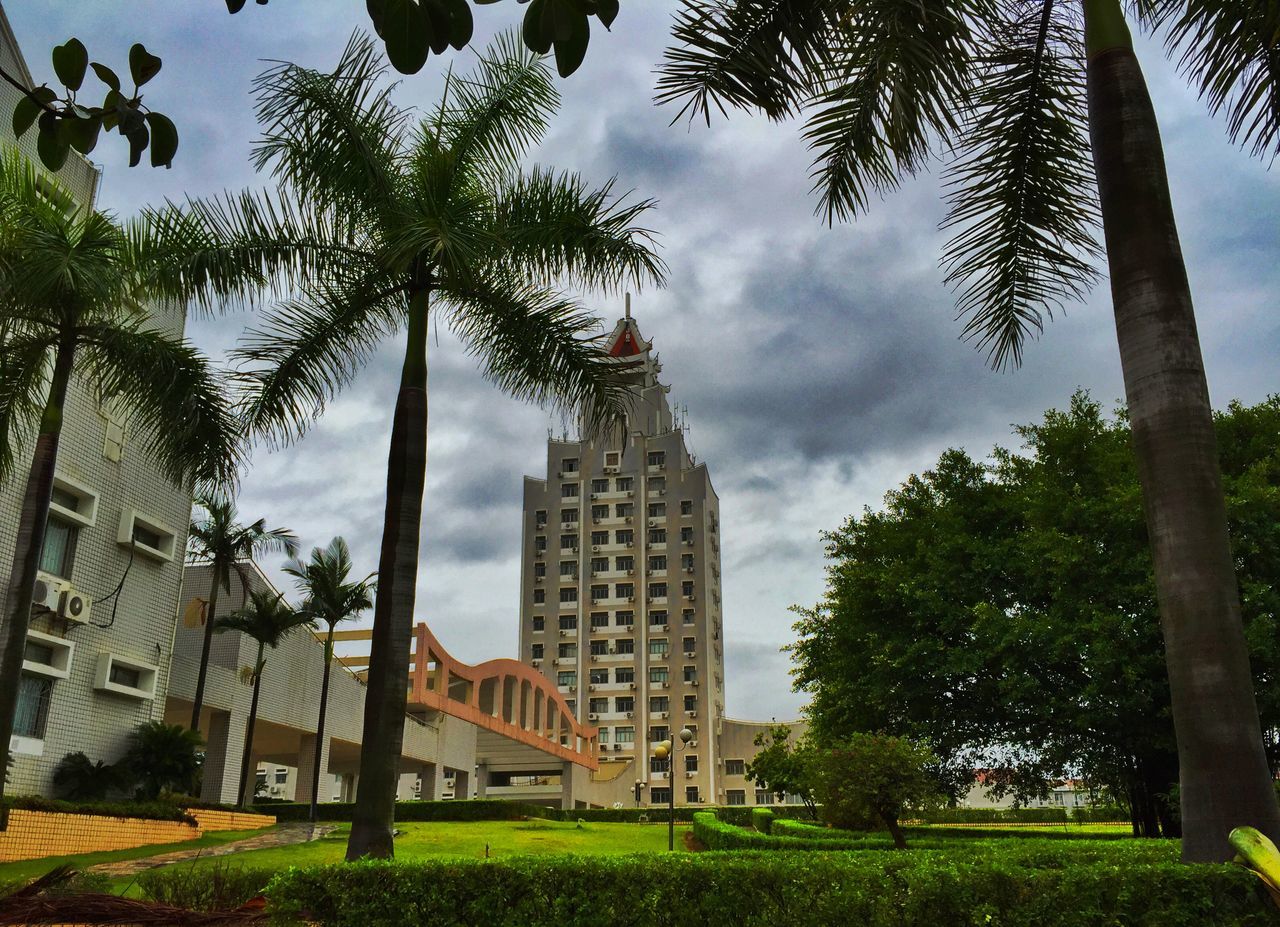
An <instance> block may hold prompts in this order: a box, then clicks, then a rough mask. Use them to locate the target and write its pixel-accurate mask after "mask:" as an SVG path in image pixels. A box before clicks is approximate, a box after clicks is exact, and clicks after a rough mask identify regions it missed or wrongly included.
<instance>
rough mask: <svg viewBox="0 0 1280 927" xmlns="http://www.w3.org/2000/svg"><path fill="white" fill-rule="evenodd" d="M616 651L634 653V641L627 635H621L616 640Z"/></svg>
mask: <svg viewBox="0 0 1280 927" xmlns="http://www.w3.org/2000/svg"><path fill="white" fill-rule="evenodd" d="M616 652H617V653H635V652H636V642H635V641H634V640H632V639H631V638H629V637H623V638H620V639H619V640H618V644H617V650H616Z"/></svg>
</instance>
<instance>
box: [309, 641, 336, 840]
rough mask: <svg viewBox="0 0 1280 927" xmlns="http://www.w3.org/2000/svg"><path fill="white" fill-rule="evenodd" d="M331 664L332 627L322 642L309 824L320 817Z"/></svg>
mask: <svg viewBox="0 0 1280 927" xmlns="http://www.w3.org/2000/svg"><path fill="white" fill-rule="evenodd" d="M332 662H333V625H332V624H330V625H329V634H328V637H326V638H325V642H324V675H323V676H322V677H321V682H320V717H319V718H318V719H317V720H316V756H315V762H314V763H312V764H311V813H310V818H311V823H312V824H314V823H316V820H317V818H318V817H319V816H320V808H319V804H320V763H321V762H322V761H323V759H324V713H325V709H326V708H327V707H328V705H329V664H330V663H332Z"/></svg>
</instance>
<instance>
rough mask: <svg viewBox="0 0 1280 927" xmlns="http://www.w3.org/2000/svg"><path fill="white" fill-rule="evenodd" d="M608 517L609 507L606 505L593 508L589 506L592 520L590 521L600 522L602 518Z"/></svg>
mask: <svg viewBox="0 0 1280 927" xmlns="http://www.w3.org/2000/svg"><path fill="white" fill-rule="evenodd" d="M608 517H609V506H607V505H593V506H591V518H592V520H594V521H599V520H600V519H602V518H608Z"/></svg>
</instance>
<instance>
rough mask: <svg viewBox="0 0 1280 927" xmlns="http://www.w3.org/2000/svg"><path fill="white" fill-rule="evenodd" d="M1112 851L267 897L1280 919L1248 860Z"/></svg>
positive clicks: (608, 919)
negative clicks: (1216, 861) (1048, 860)
mask: <svg viewBox="0 0 1280 927" xmlns="http://www.w3.org/2000/svg"><path fill="white" fill-rule="evenodd" d="M701 817H702V816H701V815H699V818H700V819H701ZM1108 849H1112V850H1114V849H1116V848H1115V847H1109V848H1108ZM1112 857H1113V858H1111V859H1107V860H1101V861H1096V862H1093V861H1081V860H1075V859H1073V860H1072V862H1071V865H1069V866H1064V865H1063V864H1062V860H1061V859H1060V858H1059V859H1058V860H1057V865H1037V864H1036V863H1034V862H1028V861H1027V860H1026V859H1018V858H1017V857H1016V856H1007V855H1002V854H992V855H984V856H976V855H975V854H972V853H965V854H963V855H961V854H953V855H949V854H940V853H936V852H933V853H929V852H924V853H914V852H905V853H851V854H846V853H832V854H814V853H773V854H753V853H742V854H732V855H730V854H719V853H706V854H696V855H692V856H690V855H686V854H680V855H665V854H659V855H653V856H620V857H607V856H559V857H556V856H550V857H522V858H510V859H495V860H487V861H486V860H443V859H442V860H434V861H424V862H414V863H404V862H362V863H354V864H348V865H341V866H328V867H312V868H307V869H290V870H287V871H285V872H282V873H280V874H279V875H277V876H276V878H275V879H274V880H273V881H272V882H271V885H270V886H269V887H268V889H267V897H268V900H269V907H268V910H269V911H270V912H271V913H273V914H278V915H282V916H284V917H286V918H293V919H297V920H305V921H308V922H313V923H318V924H321V925H324V927H420V925H422V924H430V925H432V927H476V925H496V924H502V925H516V924H519V925H522V927H598V925H601V924H608V925H610V927H669V925H671V924H675V923H679V924H681V925H688V927H728V925H733V927H777V925H779V924H786V925H788V927H829V925H831V924H858V925H865V927H970V925H973V924H989V925H993V927H996V925H1003V927H1008V925H1029V924H1034V925H1037V927H1082V925H1086V927H1087V925H1097V927H1102V925H1114V924H1126V925H1134V927H1138V925H1146V927H1157V925H1158V927H1229V925H1230V927H1275V925H1277V924H1280V916H1277V913H1276V912H1275V911H1274V910H1273V909H1271V908H1270V907H1269V905H1268V903H1267V902H1266V901H1265V899H1264V898H1263V897H1262V894H1261V891H1260V889H1259V887H1258V882H1257V880H1256V878H1255V877H1254V876H1253V875H1252V874H1250V873H1248V872H1246V871H1244V870H1242V869H1240V868H1237V867H1232V866H1184V865H1180V864H1178V863H1176V862H1172V861H1163V862H1149V861H1146V860H1144V859H1143V854H1137V855H1136V858H1134V859H1131V858H1130V857H1129V856H1128V855H1127V854H1123V853H1114V852H1113V853H1112Z"/></svg>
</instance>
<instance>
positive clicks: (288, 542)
mask: <svg viewBox="0 0 1280 927" xmlns="http://www.w3.org/2000/svg"><path fill="white" fill-rule="evenodd" d="M194 502H195V506H196V508H197V509H198V510H202V511H203V514H202V515H200V516H197V517H196V518H193V519H192V520H191V527H190V529H189V532H188V534H187V560H188V562H189V563H203V564H208V566H209V570H210V576H209V602H208V604H207V606H206V607H205V619H204V640H203V641H202V642H201V646H200V670H199V672H198V673H197V675H196V694H195V699H194V701H193V702H192V705H191V725H190V726H191V729H192V730H193V731H198V730H200V715H201V713H202V712H203V710H204V689H205V684H206V682H207V680H208V675H209V648H210V647H212V646H213V631H214V625H215V624H216V622H215V618H216V616H217V614H218V597H219V594H220V592H227V593H230V592H231V574H232V572H235V573H237V575H239V577H240V585H241V588H242V589H243V590H244V592H245V596H244V598H243V600H242V601H241V605H243V604H244V603H245V601H247V597H248V591H249V582H248V578H247V577H246V575H245V574H244V572H243V569H244V567H243V564H244V562H245V561H248V560H253V559H254V558H255V557H257V556H260V555H262V554H266V553H273V552H276V551H283V552H284V553H285V554H287V555H288V556H290V557H293V556H295V555H296V554H297V553H298V538H297V536H296V535H294V533H293V532H292V531H290V530H289V529H288V528H268V527H267V525H266V520H265V519H262V518H259V519H258V520H257V521H255V522H252V523H250V524H248V525H242V524H240V522H239V521H237V518H238V517H239V514H238V513H237V512H236V506H235V502H234V501H232V499H231V498H230V497H229V496H227V495H225V494H222V493H217V492H202V493H199V494H198V495H197V496H196V498H195V500H194Z"/></svg>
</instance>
